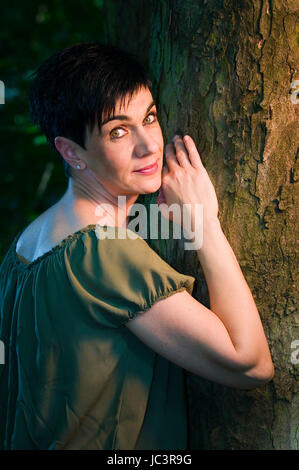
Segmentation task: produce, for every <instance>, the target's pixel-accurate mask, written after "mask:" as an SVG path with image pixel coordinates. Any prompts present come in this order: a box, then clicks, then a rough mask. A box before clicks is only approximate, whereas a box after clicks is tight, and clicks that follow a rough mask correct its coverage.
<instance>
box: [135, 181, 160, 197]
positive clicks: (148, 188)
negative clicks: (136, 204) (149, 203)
mask: <svg viewBox="0 0 299 470" xmlns="http://www.w3.org/2000/svg"><path fill="white" fill-rule="evenodd" d="M161 184H162V179H161V178H157V179H156V180H155V181H148V183H145V184H144V185H142V190H141V191H140V193H139V194H151V193H155V192H156V191H158V189H160V188H161Z"/></svg>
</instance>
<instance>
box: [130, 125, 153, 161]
mask: <svg viewBox="0 0 299 470" xmlns="http://www.w3.org/2000/svg"><path fill="white" fill-rule="evenodd" d="M158 152H159V144H158V142H157V138H156V139H155V137H154V136H153V135H152V134H151V133H149V132H148V130H146V129H144V130H142V131H139V132H138V135H137V136H136V140H135V154H136V156H137V157H139V158H142V157H146V156H148V155H152V154H157V153H158Z"/></svg>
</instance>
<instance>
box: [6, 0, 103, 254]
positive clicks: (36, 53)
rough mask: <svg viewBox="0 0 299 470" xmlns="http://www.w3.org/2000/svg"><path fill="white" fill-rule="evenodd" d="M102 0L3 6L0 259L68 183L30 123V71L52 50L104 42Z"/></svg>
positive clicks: (15, 1) (59, 163) (53, 0)
mask: <svg viewBox="0 0 299 470" xmlns="http://www.w3.org/2000/svg"><path fill="white" fill-rule="evenodd" d="M102 8H103V0H89V1H86V0H85V1H83V0H64V1H63V2H62V1H61V0H51V1H47V2H42V1H37V0H30V2H24V1H22V0H13V1H10V2H9V3H8V4H7V5H6V7H5V8H3V7H2V8H1V19H0V52H1V53H0V80H2V81H3V82H4V84H5V104H2V105H0V139H1V140H0V162H1V171H0V187H1V193H0V211H1V218H0V262H1V261H2V259H3V255H4V254H5V252H6V250H7V249H8V247H9V245H10V243H11V242H12V240H13V238H14V237H15V236H16V234H17V233H18V231H20V230H22V229H23V228H25V227H26V226H27V225H28V224H29V223H30V222H31V221H32V220H34V219H35V218H36V217H37V216H38V215H40V214H41V213H42V212H44V211H45V210H46V209H47V208H48V207H50V206H51V205H52V204H54V203H55V202H56V201H57V200H58V199H59V198H60V197H61V195H62V194H63V193H64V192H65V190H66V188H67V183H68V180H67V178H66V176H65V174H64V168H63V164H62V160H61V158H60V157H59V155H58V154H57V153H56V152H55V151H53V150H51V149H50V146H49V144H48V143H47V142H46V139H45V137H44V136H43V135H42V133H41V132H40V131H39V129H38V128H37V127H36V126H34V125H33V124H32V123H31V120H30V115H29V105H28V98H27V94H28V90H29V88H30V83H31V80H32V79H30V75H31V73H32V72H33V71H34V70H35V69H36V68H37V67H38V66H39V65H40V64H41V63H42V62H43V61H44V60H45V59H47V58H48V57H49V56H50V55H51V54H52V53H54V52H56V51H57V50H59V49H62V48H64V47H66V46H69V45H72V44H75V43H77V42H81V41H102V40H103V20H102Z"/></svg>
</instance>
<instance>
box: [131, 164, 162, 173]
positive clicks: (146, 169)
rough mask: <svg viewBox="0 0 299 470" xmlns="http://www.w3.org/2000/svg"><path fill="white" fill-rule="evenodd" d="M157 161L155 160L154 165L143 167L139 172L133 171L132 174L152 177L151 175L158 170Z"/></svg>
mask: <svg viewBox="0 0 299 470" xmlns="http://www.w3.org/2000/svg"><path fill="white" fill-rule="evenodd" d="M158 161H159V160H156V161H155V163H153V164H152V165H148V166H145V167H143V168H140V170H135V171H134V172H133V173H141V174H146V175H152V174H153V173H156V171H157V170H158V166H159V165H158Z"/></svg>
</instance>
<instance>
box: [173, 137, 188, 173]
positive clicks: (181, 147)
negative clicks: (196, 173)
mask: <svg viewBox="0 0 299 470" xmlns="http://www.w3.org/2000/svg"><path fill="white" fill-rule="evenodd" d="M172 141H173V142H174V146H175V154H176V158H177V161H178V162H179V164H180V165H181V166H183V167H187V166H189V165H191V162H190V160H189V156H188V151H187V149H186V146H185V144H184V141H183V139H182V138H181V137H180V136H178V135H175V136H174V138H173V139H172Z"/></svg>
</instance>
